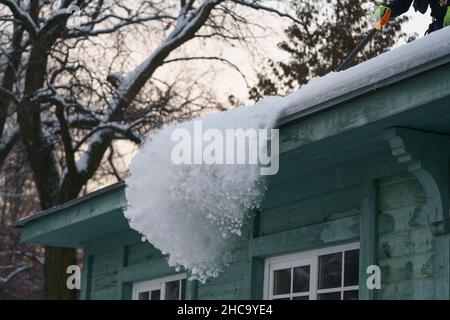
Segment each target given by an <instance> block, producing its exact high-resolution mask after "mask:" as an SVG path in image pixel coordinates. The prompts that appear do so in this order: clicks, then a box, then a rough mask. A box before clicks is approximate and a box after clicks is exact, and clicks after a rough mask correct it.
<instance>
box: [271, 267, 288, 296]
mask: <svg viewBox="0 0 450 320" xmlns="http://www.w3.org/2000/svg"><path fill="white" fill-rule="evenodd" d="M273 276H274V277H273V294H286V293H291V269H284V270H277V271H274V273H273Z"/></svg>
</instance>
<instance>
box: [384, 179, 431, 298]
mask: <svg viewBox="0 0 450 320" xmlns="http://www.w3.org/2000/svg"><path fill="white" fill-rule="evenodd" d="M378 186H379V188H378V194H379V196H378V199H379V200H378V210H379V212H378V213H379V220H378V221H379V227H378V230H379V236H378V239H379V241H378V247H377V251H378V263H379V265H380V267H381V270H382V276H383V277H382V290H381V291H380V294H379V297H380V299H434V298H435V246H434V237H433V234H432V232H431V228H430V226H429V222H428V220H427V218H428V214H427V212H426V211H424V205H425V204H426V194H425V193H424V190H423V189H422V187H421V185H420V184H419V182H418V181H417V179H416V178H415V177H414V176H413V175H411V174H403V175H398V176H394V177H389V178H383V179H381V180H380V181H379V184H378Z"/></svg>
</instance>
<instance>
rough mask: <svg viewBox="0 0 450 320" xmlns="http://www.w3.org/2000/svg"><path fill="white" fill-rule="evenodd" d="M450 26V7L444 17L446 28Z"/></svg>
mask: <svg viewBox="0 0 450 320" xmlns="http://www.w3.org/2000/svg"><path fill="white" fill-rule="evenodd" d="M448 26H450V7H447V13H446V14H445V17H444V27H448Z"/></svg>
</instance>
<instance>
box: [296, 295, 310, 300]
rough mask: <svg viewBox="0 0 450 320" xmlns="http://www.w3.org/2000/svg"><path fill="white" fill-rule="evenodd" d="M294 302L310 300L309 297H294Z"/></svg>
mask: <svg viewBox="0 0 450 320" xmlns="http://www.w3.org/2000/svg"><path fill="white" fill-rule="evenodd" d="M292 300H309V296H304V297H294V298H292Z"/></svg>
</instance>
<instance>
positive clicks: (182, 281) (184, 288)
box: [181, 279, 186, 300]
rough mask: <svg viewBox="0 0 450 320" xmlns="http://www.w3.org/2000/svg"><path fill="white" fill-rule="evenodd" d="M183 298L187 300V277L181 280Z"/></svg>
mask: <svg viewBox="0 0 450 320" xmlns="http://www.w3.org/2000/svg"><path fill="white" fill-rule="evenodd" d="M181 300H186V279H183V280H181Z"/></svg>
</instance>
